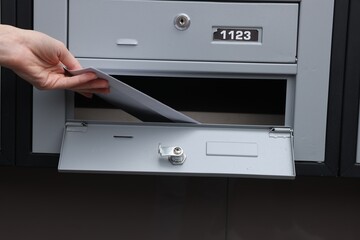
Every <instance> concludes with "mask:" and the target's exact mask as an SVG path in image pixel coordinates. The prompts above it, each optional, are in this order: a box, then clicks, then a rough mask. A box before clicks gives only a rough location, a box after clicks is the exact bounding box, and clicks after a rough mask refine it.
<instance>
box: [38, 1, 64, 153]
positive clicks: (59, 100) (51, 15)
mask: <svg viewBox="0 0 360 240" xmlns="http://www.w3.org/2000/svg"><path fill="white" fill-rule="evenodd" d="M66 11H67V2H66V1H59V0H34V29H35V30H37V31H41V32H44V33H46V34H48V35H50V36H52V37H54V38H56V39H58V40H60V41H62V42H64V43H66V33H67V20H66V19H67V18H66V14H65V13H66ZM64 124H65V92H64V91H39V90H37V89H35V88H34V90H33V141H32V143H33V152H44V153H58V152H59V146H60V144H61V138H62V132H63V127H64Z"/></svg>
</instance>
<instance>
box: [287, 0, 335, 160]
mask: <svg viewBox="0 0 360 240" xmlns="http://www.w3.org/2000/svg"><path fill="white" fill-rule="evenodd" d="M333 11H334V1H333V0H316V1H313V0H302V1H301V4H300V24H299V50H298V58H299V60H298V73H297V77H296V92H295V112H294V113H295V118H294V136H295V142H294V144H295V149H296V150H295V159H296V160H303V161H317V162H323V161H324V159H325V138H326V122H327V103H328V94H329V78H330V76H329V72H330V54H331V39H332V23H333ZM320 19H321V20H320Z"/></svg>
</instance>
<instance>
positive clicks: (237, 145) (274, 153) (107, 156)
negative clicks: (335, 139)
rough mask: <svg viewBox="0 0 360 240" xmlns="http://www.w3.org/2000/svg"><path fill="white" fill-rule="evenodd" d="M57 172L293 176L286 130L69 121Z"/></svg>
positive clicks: (291, 152) (292, 164)
mask: <svg viewBox="0 0 360 240" xmlns="http://www.w3.org/2000/svg"><path fill="white" fill-rule="evenodd" d="M58 169H59V171H64V172H96V173H136V174H166V175H206V176H230V177H231V176H234V177H241V176H244V177H261V178H263V177H265V178H294V176H295V170H294V160H293V143H292V131H291V130H290V129H288V128H269V127H238V126H219V125H196V124H99V123H89V124H84V123H78V122H72V123H68V124H67V126H66V127H65V132H64V138H63V143H62V149H61V153H60V162H59V166H58Z"/></svg>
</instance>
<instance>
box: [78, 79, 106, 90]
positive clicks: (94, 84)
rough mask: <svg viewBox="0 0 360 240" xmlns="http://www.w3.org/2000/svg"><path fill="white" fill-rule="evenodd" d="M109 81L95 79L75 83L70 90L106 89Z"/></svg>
mask: <svg viewBox="0 0 360 240" xmlns="http://www.w3.org/2000/svg"><path fill="white" fill-rule="evenodd" d="M108 88H109V83H108V81H106V80H104V79H95V80H91V81H89V82H86V83H83V84H79V85H76V86H75V87H73V88H71V90H84V89H108Z"/></svg>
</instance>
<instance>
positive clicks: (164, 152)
mask: <svg viewBox="0 0 360 240" xmlns="http://www.w3.org/2000/svg"><path fill="white" fill-rule="evenodd" d="M159 154H160V157H166V158H168V160H169V161H170V162H171V163H172V164H174V165H181V164H183V163H184V162H185V159H186V155H185V153H184V150H183V149H182V148H181V147H178V146H176V147H163V146H161V144H159Z"/></svg>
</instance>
